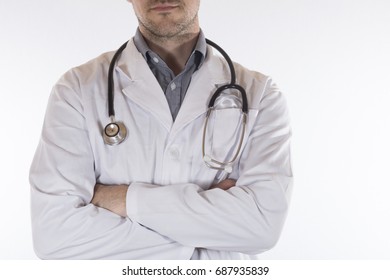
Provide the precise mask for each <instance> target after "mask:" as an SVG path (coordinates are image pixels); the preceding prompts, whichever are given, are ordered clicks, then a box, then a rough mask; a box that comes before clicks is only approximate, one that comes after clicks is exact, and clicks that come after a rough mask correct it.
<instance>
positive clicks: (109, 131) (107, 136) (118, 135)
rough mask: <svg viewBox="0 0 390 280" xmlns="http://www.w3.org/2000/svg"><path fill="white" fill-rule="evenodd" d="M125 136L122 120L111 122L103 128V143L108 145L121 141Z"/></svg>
mask: <svg viewBox="0 0 390 280" xmlns="http://www.w3.org/2000/svg"><path fill="white" fill-rule="evenodd" d="M126 136H127V129H126V126H125V125H124V124H123V123H122V122H111V123H109V124H108V125H106V127H105V128H104V130H103V140H104V143H106V144H107V145H110V146H114V145H118V144H120V143H122V142H123V141H124V140H125V139H126Z"/></svg>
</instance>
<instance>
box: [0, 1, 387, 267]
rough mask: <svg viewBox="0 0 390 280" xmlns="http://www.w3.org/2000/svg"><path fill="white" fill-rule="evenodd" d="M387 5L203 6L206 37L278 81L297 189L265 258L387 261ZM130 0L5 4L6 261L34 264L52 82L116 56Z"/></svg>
mask: <svg viewBox="0 0 390 280" xmlns="http://www.w3.org/2000/svg"><path fill="white" fill-rule="evenodd" d="M389 14H390V2H389V1H387V0H366V1H363V0H257V1H254V0H240V1H233V0H223V1H222V0H221V1H217V0H203V1H202V4H201V13H200V18H201V26H202V28H203V30H204V32H205V34H206V36H207V37H208V38H210V39H212V40H214V41H215V42H217V43H219V44H220V45H221V46H222V47H223V48H224V49H225V50H226V51H227V52H228V53H229V54H230V56H231V57H232V59H233V60H235V61H238V62H240V63H241V64H243V65H245V66H247V67H248V68H251V69H256V70H258V71H261V72H263V73H265V74H269V75H271V76H273V77H274V79H275V80H276V81H277V83H278V84H279V86H280V87H281V88H282V89H283V91H284V92H285V95H286V97H287V100H288V103H289V107H290V112H291V117H292V123H293V131H294V135H293V158H294V173H295V186H294V192H293V198H292V204H291V209H290V212H289V216H288V219H287V222H286V226H285V228H284V231H283V233H282V236H281V239H280V241H279V243H278V244H277V246H276V247H275V248H274V249H272V250H271V251H269V252H267V253H264V254H263V255H261V258H264V259H390V241H389V236H390V183H389V176H388V175H387V174H389V168H390V164H389V159H390V112H389V111H390V110H389V106H390V86H389V81H390V69H389V68H390V67H389V65H390V16H389ZM136 26H137V22H136V19H135V16H134V15H133V11H132V7H131V5H130V4H129V3H128V2H126V1H125V0H82V1H80V0H66V1H65V0H62V1H60V0H57V1H52V0H35V1H27V0H19V1H11V0H8V1H6V0H0V49H1V52H0V86H1V89H0V92H1V102H0V117H1V121H2V125H1V127H2V129H1V138H0V139H1V140H0V141H1V145H0V160H1V166H0V180H1V184H0V185H1V194H0V224H1V229H0V259H34V258H36V257H35V254H34V252H33V249H32V241H31V229H30V213H29V210H30V209H29V207H30V206H29V183H28V169H29V166H30V163H31V160H32V157H33V154H34V152H35V148H36V146H37V143H38V140H39V134H40V130H41V127H42V122H43V116H44V112H45V107H46V104H47V99H48V96H49V93H50V90H51V87H52V86H53V84H54V83H55V82H56V81H57V79H58V78H59V77H60V75H61V74H63V73H64V72H65V71H66V70H68V69H69V68H70V67H73V66H76V65H79V64H81V63H84V62H86V61H87V60H89V59H91V58H93V57H95V56H97V55H99V54H100V53H102V52H105V51H109V50H114V49H116V48H118V47H119V46H120V45H121V44H122V43H123V42H124V41H126V40H127V39H129V38H130V37H131V36H133V34H134V32H135V29H136Z"/></svg>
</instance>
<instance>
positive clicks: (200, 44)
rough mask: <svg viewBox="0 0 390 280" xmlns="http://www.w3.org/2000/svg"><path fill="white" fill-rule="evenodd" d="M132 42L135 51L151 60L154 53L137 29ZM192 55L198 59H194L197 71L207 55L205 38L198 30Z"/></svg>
mask: <svg viewBox="0 0 390 280" xmlns="http://www.w3.org/2000/svg"><path fill="white" fill-rule="evenodd" d="M133 41H134V45H135V47H136V48H137V50H138V51H139V52H140V53H141V54H142V56H143V57H144V58H145V60H146V61H149V60H150V59H151V56H150V53H154V52H153V51H152V50H151V49H150V48H149V46H148V44H147V43H146V41H145V39H144V37H143V36H142V34H141V31H140V30H139V28H137V31H136V33H135V36H134V38H133ZM192 53H196V54H197V57H199V58H198V59H196V63H197V68H198V69H199V68H200V67H201V65H202V64H203V61H204V60H205V57H206V53H207V44H206V37H205V36H204V33H203V31H202V30H200V32H199V37H198V41H197V43H196V45H195V48H194V51H193V52H192Z"/></svg>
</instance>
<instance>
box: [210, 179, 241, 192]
mask: <svg viewBox="0 0 390 280" xmlns="http://www.w3.org/2000/svg"><path fill="white" fill-rule="evenodd" d="M236 182H237V181H236V180H233V179H225V180H223V181H221V182H219V183H218V184H216V185H214V186H211V188H210V189H217V188H218V189H221V190H224V191H226V190H228V189H230V188H231V187H234V186H235V185H236Z"/></svg>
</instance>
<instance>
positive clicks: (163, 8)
mask: <svg viewBox="0 0 390 280" xmlns="http://www.w3.org/2000/svg"><path fill="white" fill-rule="evenodd" d="M176 8H177V6H161V7H155V8H153V9H152V10H154V11H156V12H170V11H172V10H174V9H176Z"/></svg>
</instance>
